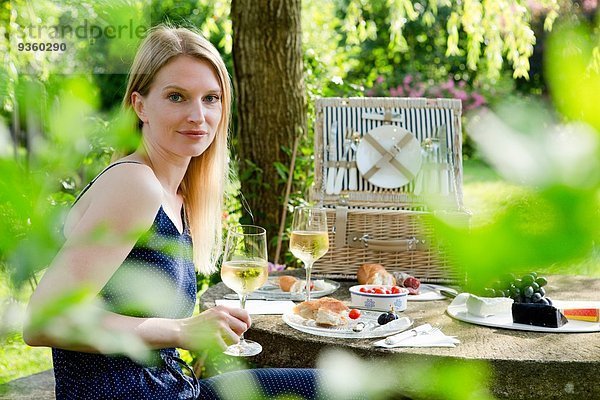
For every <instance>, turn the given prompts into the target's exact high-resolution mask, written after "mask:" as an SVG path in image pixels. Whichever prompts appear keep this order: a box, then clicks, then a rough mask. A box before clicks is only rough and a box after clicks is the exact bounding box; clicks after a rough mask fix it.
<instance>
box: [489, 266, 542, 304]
mask: <svg viewBox="0 0 600 400" xmlns="http://www.w3.org/2000/svg"><path fill="white" fill-rule="evenodd" d="M546 284H548V280H547V279H546V278H544V277H543V276H538V274H537V273H536V272H531V273H528V274H525V275H523V276H522V277H520V278H517V277H516V276H515V275H514V274H506V275H505V276H504V277H502V279H500V280H498V281H495V282H494V283H493V284H492V285H491V286H492V287H490V288H485V289H484V290H483V295H484V296H486V297H510V298H511V299H513V300H514V301H515V303H540V304H546V305H552V300H550V299H549V298H547V297H546V290H545V289H544V286H546Z"/></svg>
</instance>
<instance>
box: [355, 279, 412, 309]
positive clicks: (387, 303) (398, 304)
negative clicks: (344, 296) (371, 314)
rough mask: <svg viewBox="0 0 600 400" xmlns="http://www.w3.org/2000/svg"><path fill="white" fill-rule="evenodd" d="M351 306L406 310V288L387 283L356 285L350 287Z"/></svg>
mask: <svg viewBox="0 0 600 400" xmlns="http://www.w3.org/2000/svg"><path fill="white" fill-rule="evenodd" d="M350 298H351V300H352V306H354V307H358V308H364V309H367V310H377V311H390V310H391V309H392V308H393V310H394V311H404V310H406V305H407V299H408V289H406V288H403V287H400V286H389V285H356V286H352V287H351V288H350Z"/></svg>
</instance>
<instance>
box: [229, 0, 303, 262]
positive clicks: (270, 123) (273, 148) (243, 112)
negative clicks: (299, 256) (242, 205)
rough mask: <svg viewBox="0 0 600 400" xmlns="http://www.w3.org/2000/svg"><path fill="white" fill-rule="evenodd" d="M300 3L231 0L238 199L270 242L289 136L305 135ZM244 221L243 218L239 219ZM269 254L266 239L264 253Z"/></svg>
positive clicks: (281, 194)
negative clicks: (242, 199) (279, 167)
mask: <svg viewBox="0 0 600 400" xmlns="http://www.w3.org/2000/svg"><path fill="white" fill-rule="evenodd" d="M300 9H301V0H232V2H231V21H232V24H233V63H234V70H235V71H234V72H235V74H234V87H235V95H236V100H237V102H236V106H237V115H238V119H237V132H236V134H237V146H236V150H237V155H238V156H239V168H240V178H241V179H240V180H241V185H242V186H241V189H242V195H243V196H244V197H245V199H246V200H247V202H248V205H249V208H250V211H251V212H252V213H253V214H254V221H253V222H254V223H255V224H258V225H261V226H263V227H265V228H266V229H267V235H268V236H269V238H270V239H274V236H275V235H276V234H277V231H278V227H279V223H280V221H279V219H280V214H281V209H282V207H283V204H282V201H283V197H284V192H285V183H286V179H285V178H282V177H281V176H280V175H278V173H277V170H276V169H275V166H274V165H275V163H276V162H279V163H281V164H283V165H284V166H286V168H289V165H290V161H291V160H290V153H291V151H289V152H288V153H287V154H286V152H284V151H283V150H282V147H283V148H287V149H291V148H292V145H293V142H294V137H295V136H296V135H298V132H304V131H306V124H307V122H306V101H305V97H304V93H305V92H304V81H303V78H302V74H303V67H302V32H301V25H300ZM245 220H247V219H245ZM274 250H275V245H274V241H273V240H270V245H269V254H270V259H272V256H273V253H274Z"/></svg>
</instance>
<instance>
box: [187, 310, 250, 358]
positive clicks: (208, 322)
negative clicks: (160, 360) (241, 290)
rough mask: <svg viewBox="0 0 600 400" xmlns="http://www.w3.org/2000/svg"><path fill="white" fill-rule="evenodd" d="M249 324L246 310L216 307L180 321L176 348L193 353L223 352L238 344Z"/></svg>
mask: <svg viewBox="0 0 600 400" xmlns="http://www.w3.org/2000/svg"><path fill="white" fill-rule="evenodd" d="M251 323H252V322H251V319H250V316H249V315H248V312H247V311H246V310H241V309H239V308H230V307H225V306H216V307H213V308H210V309H208V310H206V311H204V312H202V313H200V314H198V315H195V316H193V317H189V318H185V319H183V320H181V323H180V325H179V332H180V334H179V341H178V345H177V347H180V348H183V349H189V350H193V351H203V350H215V349H216V350H218V351H223V350H225V349H226V348H227V347H228V346H229V345H231V344H234V343H238V342H239V337H240V336H241V335H242V334H243V333H244V332H245V331H246V330H247V329H248V328H249V327H250V324H251Z"/></svg>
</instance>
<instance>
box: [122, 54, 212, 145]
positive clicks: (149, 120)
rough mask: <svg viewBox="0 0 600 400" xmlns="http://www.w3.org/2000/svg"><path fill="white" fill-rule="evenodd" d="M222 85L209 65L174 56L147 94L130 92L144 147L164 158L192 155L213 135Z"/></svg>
mask: <svg viewBox="0 0 600 400" xmlns="http://www.w3.org/2000/svg"><path fill="white" fill-rule="evenodd" d="M221 95H222V93H221V87H220V85H219V79H218V77H217V74H216V73H215V71H214V69H213V67H212V66H211V64H210V63H209V62H207V61H204V60H198V59H196V58H193V57H188V56H177V57H176V58H174V59H173V60H171V61H170V62H169V63H167V64H166V65H165V66H163V67H162V68H161V69H160V70H159V71H158V73H157V74H156V76H155V77H154V81H153V82H152V85H151V86H150V90H149V92H148V94H147V95H146V96H142V95H140V94H139V93H137V92H134V93H133V94H132V96H131V97H132V98H131V102H132V104H133V107H134V109H135V111H136V113H137V115H138V117H139V118H140V120H141V121H142V122H143V123H144V127H143V134H144V140H145V142H146V145H147V146H150V147H151V148H153V149H154V150H155V151H160V152H161V153H163V155H165V156H167V157H172V156H176V157H177V156H179V157H195V156H199V155H200V154H202V153H203V152H204V151H205V150H206V149H207V148H208V146H210V144H211V143H212V141H213V140H214V138H215V133H216V130H217V126H218V125H219V121H220V119H221Z"/></svg>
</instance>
